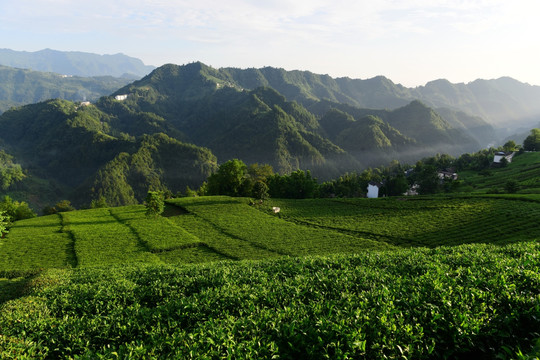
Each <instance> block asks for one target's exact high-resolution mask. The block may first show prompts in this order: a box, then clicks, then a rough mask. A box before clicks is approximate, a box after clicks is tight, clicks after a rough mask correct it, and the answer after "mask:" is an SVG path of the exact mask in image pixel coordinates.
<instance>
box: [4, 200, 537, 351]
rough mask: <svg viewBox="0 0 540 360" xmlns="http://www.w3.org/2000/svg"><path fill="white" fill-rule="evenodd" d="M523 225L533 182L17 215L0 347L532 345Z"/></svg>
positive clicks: (532, 249)
mask: <svg viewBox="0 0 540 360" xmlns="http://www.w3.org/2000/svg"><path fill="white" fill-rule="evenodd" d="M273 207H279V208H280V211H279V212H278V213H275V212H274V211H273V209H272V208H273ZM538 239H540V196H539V195H535V194H516V195H467V196H464V195H455V196H437V197H422V196H419V197H396V198H383V199H308V200H285V199H271V200H269V201H268V202H266V203H265V204H264V205H250V201H249V199H244V198H230V197H225V196H219V197H217V196H216V197H195V198H179V199H173V200H170V201H169V202H168V204H167V206H166V210H165V212H164V213H163V214H162V215H161V216H146V215H145V207H144V206H142V205H139V206H128V207H118V208H103V209H91V210H79V211H73V212H65V213H60V214H57V215H50V216H43V217H37V218H33V219H27V220H21V221H17V222H15V223H14V226H13V227H12V228H11V229H10V232H9V233H8V234H7V236H6V237H5V238H3V239H0V253H1V254H2V256H1V257H0V358H2V359H70V358H74V359H75V358H77V359H99V358H103V359H114V358H120V359H170V358H173V359H186V358H194V359H218V358H230V359H248V358H249V359H251V358H262V359H267V358H268V359H270V358H276V359H277V358H282V359H300V358H305V359H326V358H330V359H397V358H400V359H464V358H466V359H496V358H498V359H533V358H535V356H538V354H539V352H540V340H538V339H540V243H539V241H538Z"/></svg>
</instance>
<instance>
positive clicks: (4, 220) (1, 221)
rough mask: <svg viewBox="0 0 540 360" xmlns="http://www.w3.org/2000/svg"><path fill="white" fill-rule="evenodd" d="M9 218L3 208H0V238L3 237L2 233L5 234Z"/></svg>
mask: <svg viewBox="0 0 540 360" xmlns="http://www.w3.org/2000/svg"><path fill="white" fill-rule="evenodd" d="M8 220H9V218H8V217H7V216H6V214H5V211H4V210H0V238H2V237H4V234H7V226H8Z"/></svg>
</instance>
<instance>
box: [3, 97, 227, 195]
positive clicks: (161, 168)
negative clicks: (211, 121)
mask: <svg viewBox="0 0 540 360" xmlns="http://www.w3.org/2000/svg"><path fill="white" fill-rule="evenodd" d="M129 116H130V117H129V119H130V120H131V125H130V126H131V128H132V129H136V131H139V132H140V133H141V134H143V132H144V131H148V132H150V133H154V135H148V136H140V137H139V138H135V137H134V136H130V135H128V134H126V133H123V132H122V131H121V130H123V128H122V127H116V123H117V119H116V118H115V117H114V116H113V115H109V114H107V113H104V112H102V111H100V110H99V109H98V108H96V107H95V106H92V105H90V106H81V105H78V104H75V103H72V102H69V101H65V100H49V101H46V102H43V103H38V104H33V105H28V106H25V107H22V108H20V109H12V110H10V111H8V112H6V113H4V114H3V115H2V116H1V117H0V127H2V129H4V130H5V132H3V133H2V138H3V139H4V143H5V146H8V147H9V148H10V150H11V151H10V153H12V154H13V155H14V156H15V157H16V159H17V161H18V162H20V163H21V164H22V166H23V168H24V169H26V170H27V171H29V175H30V176H29V179H28V181H29V183H25V182H23V183H22V185H21V186H20V187H19V188H18V191H19V192H20V193H23V194H25V193H26V196H27V197H28V198H26V199H25V200H27V201H31V203H32V204H42V200H40V195H42V194H40V193H32V189H33V190H36V189H35V188H34V187H33V186H34V184H33V182H35V179H36V178H39V179H44V180H45V181H50V182H52V183H54V184H59V186H58V187H57V190H58V193H57V194H56V199H53V200H54V201H58V200H60V199H62V198H69V199H71V200H72V201H74V203H76V204H77V205H78V206H80V205H81V204H82V205H84V204H86V205H88V204H89V203H90V201H91V200H92V199H98V198H99V197H101V196H103V197H104V198H105V200H106V201H108V202H109V203H110V204H111V205H125V204H132V203H137V202H139V201H142V199H143V198H144V196H145V195H146V192H147V191H148V188H149V187H155V188H156V189H162V188H163V187H168V189H170V190H172V191H175V192H177V191H180V190H184V189H185V187H186V186H192V187H195V186H199V185H200V184H201V183H202V182H203V181H204V180H205V179H206V177H207V176H208V175H210V174H211V173H212V171H213V170H214V169H215V168H216V166H217V165H216V158H215V157H214V156H213V155H212V154H211V152H210V151H209V150H208V149H204V148H200V147H197V146H194V145H191V144H184V143H182V142H180V141H178V140H176V139H172V138H169V137H168V136H166V135H164V134H160V133H161V131H167V130H168V127H167V124H165V123H164V121H163V120H162V119H160V118H159V117H157V116H155V115H153V114H147V113H135V112H130V113H129ZM141 129H142V130H141ZM136 131H134V132H135V133H136ZM172 133H173V134H174V133H175V132H174V131H172ZM31 179H34V181H31ZM50 186H51V187H52V186H53V185H52V184H51V185H50ZM142 189H144V191H143V190H142ZM25 190H26V191H25ZM47 195H48V196H47V197H46V198H47V199H50V197H49V196H50V195H49V194H47ZM30 196H33V198H32V199H30Z"/></svg>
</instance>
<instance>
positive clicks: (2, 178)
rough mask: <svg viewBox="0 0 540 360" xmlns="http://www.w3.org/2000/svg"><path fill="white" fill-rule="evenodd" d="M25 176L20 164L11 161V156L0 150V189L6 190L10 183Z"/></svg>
mask: <svg viewBox="0 0 540 360" xmlns="http://www.w3.org/2000/svg"><path fill="white" fill-rule="evenodd" d="M24 178H25V175H24V173H23V171H22V168H21V165H19V164H15V163H14V162H13V156H11V155H9V154H7V153H6V152H5V151H4V150H0V189H2V190H7V189H8V188H9V187H10V186H11V185H12V184H14V183H17V182H19V181H21V180H23V179H24Z"/></svg>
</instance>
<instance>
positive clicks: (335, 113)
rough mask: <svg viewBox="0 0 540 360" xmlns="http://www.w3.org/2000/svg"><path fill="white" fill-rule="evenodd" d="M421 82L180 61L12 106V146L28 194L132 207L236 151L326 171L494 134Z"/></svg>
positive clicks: (198, 177)
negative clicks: (424, 91) (78, 94)
mask: <svg viewBox="0 0 540 360" xmlns="http://www.w3.org/2000/svg"><path fill="white" fill-rule="evenodd" d="M344 84H348V85H347V86H345V85H344ZM368 89H371V91H369V90H368ZM411 91H412V90H410V89H406V88H404V87H402V86H399V85H394V84H393V83H392V82H391V81H390V80H388V79H385V78H382V77H378V78H374V79H370V80H369V81H353V80H346V79H332V78H330V77H328V76H321V75H315V74H311V73H308V72H285V71H282V70H280V69H272V68H264V69H248V70H235V69H219V70H218V69H214V68H211V67H209V66H206V65H204V64H202V63H192V64H188V65H184V66H177V65H172V64H168V65H164V66H162V67H160V68H157V69H155V70H154V71H153V72H152V73H150V74H148V75H147V76H145V77H144V78H142V79H141V80H138V81H135V82H133V83H131V84H129V85H126V86H124V87H123V88H121V89H119V90H117V91H115V92H113V93H112V94H111V96H106V97H102V98H100V99H99V100H98V101H97V102H95V104H93V105H88V106H84V105H83V104H80V103H74V102H70V101H65V100H49V101H45V102H42V103H38V104H33V105H28V106H23V107H20V108H17V109H12V110H9V111H7V112H5V113H4V114H3V115H1V116H0V128H1V129H2V132H1V133H0V150H2V149H5V150H6V151H7V153H8V154H10V156H12V157H13V159H14V163H17V164H20V165H21V166H22V169H23V170H24V171H26V173H27V174H28V175H29V176H28V177H27V178H26V179H24V180H23V181H22V182H20V183H19V184H18V185H17V186H18V188H17V189H18V190H20V191H24V188H25V186H35V185H36V184H41V185H42V187H47V186H49V185H50V186H49V188H51V187H53V188H54V189H55V190H54V191H53V193H54V194H56V195H54V194H53V195H51V191H49V192H48V195H47V196H48V198H51V197H54V196H57V197H59V198H69V199H72V200H73V201H74V202H76V204H88V203H89V202H90V201H91V200H98V199H100V198H102V199H105V200H106V201H107V203H108V204H110V205H121V204H130V203H135V202H138V201H141V200H142V199H143V198H144V195H145V193H146V192H147V190H148V189H156V190H162V189H169V190H171V191H173V192H177V191H183V190H185V188H186V186H190V187H192V188H193V187H198V186H199V185H200V184H201V183H202V182H203V181H204V180H205V179H206V177H207V176H208V175H209V174H211V173H212V172H213V171H214V170H215V169H216V167H217V164H218V162H219V163H223V162H225V161H227V160H230V159H233V158H237V159H241V160H243V161H244V162H245V163H248V164H251V163H260V164H270V165H271V166H272V167H273V168H274V170H275V171H276V172H279V173H290V172H292V171H294V170H297V169H309V170H311V171H312V173H313V175H314V176H316V177H318V178H319V179H321V180H325V179H330V178H334V177H336V176H339V175H340V174H343V173H344V172H347V171H355V170H361V169H364V168H366V167H368V166H379V165H382V164H386V163H388V162H389V161H391V160H394V159H396V160H399V161H401V162H415V161H416V160H418V159H420V158H422V157H424V156H431V155H433V154H435V153H449V154H454V155H458V154H462V153H466V152H472V151H475V150H478V149H480V148H482V147H484V146H485V145H486V144H487V143H488V142H489V141H490V140H492V136H493V128H492V127H491V126H490V125H489V124H488V123H487V122H486V121H484V120H483V119H482V118H480V117H478V116H473V115H469V114H467V113H465V112H460V111H457V110H452V109H450V107H445V108H440V109H437V110H435V109H433V108H431V107H429V106H428V104H426V103H425V102H423V101H419V100H410V99H408V98H407V97H408V96H409V95H410V94H411ZM415 91H419V90H418V89H416V90H415ZM346 93H347V94H348V95H346ZM115 95H125V96H124V97H121V98H120V100H117V99H115ZM411 96H412V95H411ZM456 96H457V95H456ZM355 99H356V100H355ZM411 99H412V97H411ZM360 101H364V102H365V103H369V104H375V101H381V103H380V104H379V107H380V108H384V109H383V110H381V109H372V108H363V107H360V106H358V104H359V103H360ZM460 101H461V102H463V101H465V100H464V99H461V98H459V97H457V98H456V99H454V102H455V103H457V102H460ZM383 103H384V104H386V105H385V106H382V104H383ZM439 105H444V104H443V103H440V104H439ZM446 105H449V104H446ZM509 106H510V105H509ZM44 184H45V185H44ZM47 184H49V185H47ZM12 190H13V188H12ZM37 202H38V201H37Z"/></svg>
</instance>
